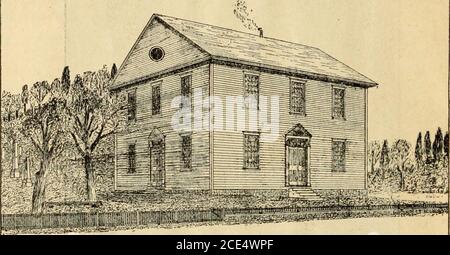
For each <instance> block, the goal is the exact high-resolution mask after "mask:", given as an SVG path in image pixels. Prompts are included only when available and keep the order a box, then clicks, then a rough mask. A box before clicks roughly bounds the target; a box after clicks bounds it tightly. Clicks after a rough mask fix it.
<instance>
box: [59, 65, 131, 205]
mask: <svg viewBox="0 0 450 255" xmlns="http://www.w3.org/2000/svg"><path fill="white" fill-rule="evenodd" d="M110 81H111V79H110V75H109V72H108V70H107V68H106V66H104V67H103V69H101V70H99V71H98V72H96V73H95V72H85V73H84V74H83V76H80V75H77V76H76V77H75V79H74V82H73V84H72V86H71V89H70V93H69V94H67V97H66V107H65V112H66V116H67V122H66V123H67V127H68V132H69V134H70V136H71V138H72V140H73V143H74V144H75V146H76V148H77V150H78V152H79V154H80V156H81V157H82V158H83V161H84V170H85V173H86V179H87V182H86V183H87V184H86V193H87V199H88V201H90V202H95V201H96V200H97V196H96V190H95V182H96V177H95V169H94V167H93V162H92V159H93V155H94V152H95V149H96V148H97V145H98V144H99V143H100V142H101V141H102V140H103V139H104V138H106V137H108V136H110V135H112V134H114V133H115V132H116V131H117V130H118V129H119V127H120V126H121V123H122V121H123V120H125V118H122V116H123V115H122V114H123V110H124V109H125V106H126V104H125V100H124V99H121V98H119V97H118V96H115V95H111V94H110V92H109V91H108V89H107V88H108V85H109V83H110Z"/></svg>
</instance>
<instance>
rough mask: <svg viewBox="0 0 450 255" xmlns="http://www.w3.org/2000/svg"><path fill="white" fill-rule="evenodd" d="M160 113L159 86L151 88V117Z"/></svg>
mask: <svg viewBox="0 0 450 255" xmlns="http://www.w3.org/2000/svg"><path fill="white" fill-rule="evenodd" d="M160 113H161V85H160V84H159V83H158V84H155V85H153V86H152V115H157V114H160Z"/></svg>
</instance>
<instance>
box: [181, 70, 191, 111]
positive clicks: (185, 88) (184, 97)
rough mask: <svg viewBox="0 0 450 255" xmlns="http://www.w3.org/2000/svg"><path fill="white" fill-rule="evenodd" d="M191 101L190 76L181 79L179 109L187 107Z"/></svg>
mask: <svg viewBox="0 0 450 255" xmlns="http://www.w3.org/2000/svg"><path fill="white" fill-rule="evenodd" d="M191 100H192V75H186V76H183V77H181V104H180V108H183V107H189V106H190V105H191Z"/></svg>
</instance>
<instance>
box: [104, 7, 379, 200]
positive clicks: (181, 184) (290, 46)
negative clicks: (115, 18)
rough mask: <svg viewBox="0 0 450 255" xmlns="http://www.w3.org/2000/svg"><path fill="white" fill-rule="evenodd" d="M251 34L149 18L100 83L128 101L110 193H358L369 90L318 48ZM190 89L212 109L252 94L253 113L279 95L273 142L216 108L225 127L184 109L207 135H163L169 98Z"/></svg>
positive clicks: (206, 111) (363, 182)
mask: <svg viewBox="0 0 450 255" xmlns="http://www.w3.org/2000/svg"><path fill="white" fill-rule="evenodd" d="M259 32H260V34H250V33H245V32H238V31H235V30H231V29H227V28H221V27H217V26H212V25H207V24H203V23H198V22H194V21H188V20H184V19H180V18H175V17H169V16H165V15H160V14H153V15H152V16H151V18H150V20H149V22H148V23H147V24H146V25H145V28H144V29H143V31H142V33H141V34H140V36H139V37H138V38H137V40H136V42H135V44H134V45H133V46H132V48H131V50H130V52H129V53H128V55H127V56H126V58H125V60H124V61H123V63H122V65H121V67H120V68H119V71H118V74H117V76H116V78H115V80H114V82H113V84H112V85H111V87H110V89H111V90H112V91H115V92H117V93H124V94H126V95H127V97H128V102H129V108H128V124H127V128H126V130H125V131H123V132H122V133H119V134H116V136H115V158H116V161H115V189H116V190H148V189H165V190H210V191H215V192H220V191H223V192H227V191H236V190H238V191H241V190H246V191H255V190H268V191H280V192H286V191H290V192H289V194H290V195H292V196H296V195H298V196H299V197H304V198H308V197H309V198H314V195H313V194H314V192H315V193H320V192H328V191H330V192H333V191H336V190H339V191H349V192H353V191H357V192H359V191H362V192H364V191H366V190H367V153H366V150H367V143H368V138H367V133H368V131H367V130H368V124H367V118H368V117H367V115H368V108H367V107H368V106H367V97H368V89H369V88H371V87H375V86H377V85H378V84H377V83H376V82H374V81H372V80H370V79H369V78H367V77H366V76H364V75H362V74H360V73H358V72H357V71H355V70H353V69H352V68H350V67H349V66H347V65H345V64H343V63H341V62H340V61H338V60H336V59H335V58H333V57H331V56H330V55H328V54H326V53H325V52H323V51H321V50H320V49H318V48H315V47H309V46H305V45H301V44H297V43H291V42H287V41H283V40H278V39H273V38H269V37H265V36H263V34H262V29H260V31H259ZM194 91H201V93H202V95H203V97H208V98H211V97H217V98H220V99H222V101H223V102H225V101H226V100H225V99H226V98H227V97H230V96H235V97H239V96H252V97H254V98H256V102H257V104H258V106H257V107H256V111H257V112H259V111H260V110H261V109H260V108H259V104H260V103H262V101H263V100H262V98H263V97H276V98H278V108H279V109H278V113H279V123H278V133H277V134H278V136H277V138H276V139H273V140H270V141H264V139H262V136H263V135H264V131H263V130H261V129H260V127H257V128H255V129H251V128H247V127H246V125H244V126H242V125H240V124H242V123H241V122H244V123H247V122H249V116H243V117H242V116H241V117H242V119H239V116H236V115H238V114H237V113H236V112H235V111H234V110H236V109H234V110H232V111H225V110H223V111H222V110H221V111H220V112H219V113H221V114H223V115H224V116H225V115H226V116H227V117H226V118H225V119H224V120H223V122H224V123H229V122H230V123H231V124H232V125H233V128H232V129H230V130H227V129H226V128H225V130H224V129H216V128H211V126H212V125H214V123H215V121H217V120H216V119H214V118H215V117H217V116H215V117H213V114H211V112H212V110H210V108H208V107H202V106H200V107H199V108H196V106H195V105H194V106H192V111H198V112H197V113H199V115H197V116H201V117H203V120H204V118H205V116H206V122H205V123H206V126H207V127H208V128H206V129H201V130H191V131H187V132H184V131H183V132H181V131H179V130H174V129H173V127H172V121H173V116H174V114H176V112H177V111H178V110H179V109H177V107H173V99H174V98H176V97H178V96H180V95H183V96H185V97H187V98H192V97H195V95H194V94H195V93H194ZM193 101H195V100H193ZM191 102H192V101H191ZM209 103H211V102H210V101H209ZM191 104H195V102H194V103H191ZM246 107H250V108H251V107H252V106H249V105H247V106H246ZM238 108H239V107H238ZM198 109H200V110H198ZM215 113H216V112H215ZM225 113H229V114H231V115H227V114H225ZM193 116H194V117H193V119H195V118H196V117H195V116H196V115H195V113H194V114H193ZM230 116H231V117H230ZM230 118H231V121H230ZM194 122H195V121H194ZM233 123H234V124H233ZM224 125H225V124H224ZM236 126H237V127H236ZM311 192H313V193H311ZM286 194H287V192H286Z"/></svg>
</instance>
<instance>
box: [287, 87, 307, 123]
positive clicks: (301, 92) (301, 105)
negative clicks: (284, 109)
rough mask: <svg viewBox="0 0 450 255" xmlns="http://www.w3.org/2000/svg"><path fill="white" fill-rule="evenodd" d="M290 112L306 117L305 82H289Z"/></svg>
mask: <svg viewBox="0 0 450 255" xmlns="http://www.w3.org/2000/svg"><path fill="white" fill-rule="evenodd" d="M290 112H291V113H295V114H301V115H306V105H305V82H303V81H296V80H291V89H290Z"/></svg>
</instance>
